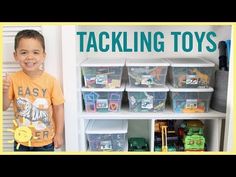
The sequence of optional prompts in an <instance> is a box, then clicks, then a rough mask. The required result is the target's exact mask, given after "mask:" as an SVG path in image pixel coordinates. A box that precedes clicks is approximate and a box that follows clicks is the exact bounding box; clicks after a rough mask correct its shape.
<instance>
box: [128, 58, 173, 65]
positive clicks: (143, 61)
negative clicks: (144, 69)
mask: <svg viewBox="0 0 236 177" xmlns="http://www.w3.org/2000/svg"><path fill="white" fill-rule="evenodd" d="M169 65H170V64H169V62H168V61H166V60H165V59H163V58H156V59H148V58H147V59H127V60H126V66H169Z"/></svg>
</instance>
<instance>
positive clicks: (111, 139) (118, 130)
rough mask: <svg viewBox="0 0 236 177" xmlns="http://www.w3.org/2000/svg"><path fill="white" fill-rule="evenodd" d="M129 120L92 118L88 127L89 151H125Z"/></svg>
mask: <svg viewBox="0 0 236 177" xmlns="http://www.w3.org/2000/svg"><path fill="white" fill-rule="evenodd" d="M127 132H128V121H127V120H90V121H89V123H88V126H87V128H86V136H87V140H88V142H89V151H125V150H126V146H127Z"/></svg>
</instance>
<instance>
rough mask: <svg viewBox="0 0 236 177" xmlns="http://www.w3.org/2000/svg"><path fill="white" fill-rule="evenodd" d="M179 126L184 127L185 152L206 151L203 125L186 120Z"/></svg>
mask: <svg viewBox="0 0 236 177" xmlns="http://www.w3.org/2000/svg"><path fill="white" fill-rule="evenodd" d="M181 126H182V127H185V128H184V131H185V135H184V136H183V143H184V149H185V151H204V150H205V149H206V148H205V147H206V140H205V137H204V135H203V129H204V124H203V123H202V122H201V121H200V120H188V121H185V122H184V125H181Z"/></svg>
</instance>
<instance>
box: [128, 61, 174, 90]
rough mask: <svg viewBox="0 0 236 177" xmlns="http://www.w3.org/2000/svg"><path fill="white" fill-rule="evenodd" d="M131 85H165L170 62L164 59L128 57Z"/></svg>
mask: <svg viewBox="0 0 236 177" xmlns="http://www.w3.org/2000/svg"><path fill="white" fill-rule="evenodd" d="M126 66H127V68H128V76H129V85H130V86H131V87H152V88H153V87H163V86H164V85H165V82H166V74H167V69H168V66H169V63H168V62H167V61H166V60H164V59H139V60H134V59H127V60H126Z"/></svg>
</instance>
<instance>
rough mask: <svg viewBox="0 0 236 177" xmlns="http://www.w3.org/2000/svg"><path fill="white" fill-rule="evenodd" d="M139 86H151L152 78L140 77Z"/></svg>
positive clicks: (147, 76)
mask: <svg viewBox="0 0 236 177" xmlns="http://www.w3.org/2000/svg"><path fill="white" fill-rule="evenodd" d="M141 79H142V80H141V84H143V85H151V84H153V77H152V76H151V75H142V78H141Z"/></svg>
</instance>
